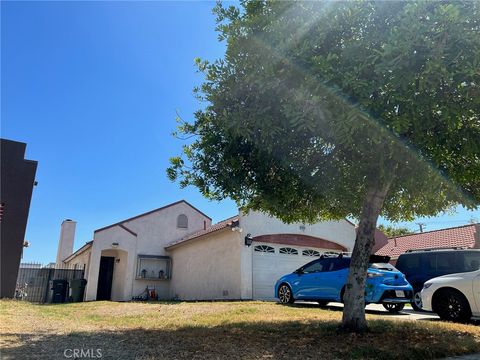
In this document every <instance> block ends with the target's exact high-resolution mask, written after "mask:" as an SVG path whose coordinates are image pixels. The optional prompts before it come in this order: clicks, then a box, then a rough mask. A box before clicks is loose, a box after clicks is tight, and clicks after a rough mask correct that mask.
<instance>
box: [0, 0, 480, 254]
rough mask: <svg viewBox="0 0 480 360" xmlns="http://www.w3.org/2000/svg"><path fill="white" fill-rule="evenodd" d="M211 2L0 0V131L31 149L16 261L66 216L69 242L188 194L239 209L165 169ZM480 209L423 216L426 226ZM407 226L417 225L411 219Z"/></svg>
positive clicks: (218, 46) (211, 55) (209, 54)
mask: <svg viewBox="0 0 480 360" xmlns="http://www.w3.org/2000/svg"><path fill="white" fill-rule="evenodd" d="M213 6H214V3H213V2H141V3H132V2H2V4H1V7H2V8H1V10H2V14H1V136H2V137H4V138H8V139H12V140H17V141H23V142H26V143H27V158H28V159H33V160H38V161H39V166H38V171H37V181H38V186H37V187H36V188H35V189H34V194H33V198H32V205H31V209H30V215H29V221H28V227H27V234H26V239H27V240H29V241H30V243H31V247H30V248H28V249H26V251H25V253H24V261H38V262H43V263H46V262H49V261H53V260H54V259H55V256H56V247H57V242H58V237H59V231H60V228H59V227H60V223H61V222H62V220H63V219H66V218H71V219H74V220H76V221H77V222H78V224H77V234H76V242H75V247H76V248H78V247H80V246H81V245H82V244H83V243H84V242H86V241H88V240H91V239H92V236H93V230H95V229H97V228H100V227H103V226H106V225H108V224H111V223H114V222H116V221H119V220H122V219H124V218H128V217H131V216H134V215H137V214H139V213H142V212H145V211H148V210H151V209H154V208H157V207H160V206H163V205H166V204H168V203H170V202H174V201H177V200H179V199H186V200H187V201H189V202H191V203H192V204H193V205H195V206H197V207H198V208H199V209H200V210H202V211H204V212H206V213H207V214H209V215H210V216H211V217H212V218H213V220H214V221H218V220H221V219H223V218H225V217H228V216H231V215H233V214H235V213H236V207H235V204H234V203H233V202H232V201H228V200H226V201H223V202H220V203H218V202H209V201H207V200H206V199H204V198H203V197H202V196H201V195H200V193H199V192H198V191H197V190H196V189H194V188H187V189H183V190H181V189H179V187H178V185H177V184H174V183H171V182H169V181H168V179H167V178H166V176H165V169H166V168H167V166H168V158H169V157H170V156H174V155H177V154H179V153H180V151H181V146H182V142H181V141H179V140H176V139H174V138H172V137H171V136H170V134H171V132H172V131H173V130H174V128H175V117H176V111H178V112H179V114H180V115H181V116H182V117H183V118H184V119H186V120H188V119H191V117H192V113H193V111H194V110H195V109H197V108H198V107H199V106H200V105H199V104H198V103H197V101H196V100H195V99H194V97H193V95H192V89H193V87H194V86H195V85H196V84H199V83H200V82H201V80H202V77H201V75H200V74H197V73H196V69H195V67H194V58H195V57H201V58H204V59H210V60H212V59H216V58H219V57H221V56H222V54H223V52H224V44H223V43H219V42H218V41H217V35H216V33H215V31H214V27H215V23H214V17H213V15H212V14H211V9H212V7H213ZM471 217H476V218H480V214H479V212H467V211H464V210H460V211H459V212H458V213H457V214H454V215H450V216H443V217H437V218H431V219H423V220H422V222H424V223H426V224H427V230H433V229H437V228H442V227H450V226H458V225H462V224H465V223H467V222H468V220H469V219H470V218H471ZM408 226H409V227H411V228H412V229H415V228H416V225H414V224H408Z"/></svg>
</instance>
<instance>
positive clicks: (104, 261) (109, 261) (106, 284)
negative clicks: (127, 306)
mask: <svg viewBox="0 0 480 360" xmlns="http://www.w3.org/2000/svg"><path fill="white" fill-rule="evenodd" d="M114 262H115V258H114V257H111V256H102V257H101V258H100V271H99V273H98V287H97V300H110V297H111V295H112V278H113V264H114Z"/></svg>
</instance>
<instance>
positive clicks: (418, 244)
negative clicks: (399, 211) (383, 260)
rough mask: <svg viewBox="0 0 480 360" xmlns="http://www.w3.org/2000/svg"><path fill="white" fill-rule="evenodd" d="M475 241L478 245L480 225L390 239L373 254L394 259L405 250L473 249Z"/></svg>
mask: <svg viewBox="0 0 480 360" xmlns="http://www.w3.org/2000/svg"><path fill="white" fill-rule="evenodd" d="M475 239H477V241H478V242H477V244H478V243H480V223H477V224H469V225H463V226H458V227H454V228H448V229H441V230H433V231H427V232H423V233H418V234H410V235H403V236H397V237H395V238H390V239H388V242H387V244H386V245H385V246H383V247H382V248H380V249H379V250H378V251H377V252H376V253H375V254H376V255H387V256H390V257H391V258H392V259H396V258H398V256H399V255H400V254H403V253H404V252H406V251H407V250H421V249H430V248H452V247H463V248H473V247H474V246H475Z"/></svg>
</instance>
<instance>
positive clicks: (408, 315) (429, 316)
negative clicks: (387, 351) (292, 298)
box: [295, 301, 440, 321]
mask: <svg viewBox="0 0 480 360" xmlns="http://www.w3.org/2000/svg"><path fill="white" fill-rule="evenodd" d="M295 305H297V306H315V307H318V304H317V303H313V302H301V301H298V302H296V303H295ZM325 308H326V309H330V310H338V311H342V310H343V304H341V303H334V302H331V303H329V304H328V306H326V307H325ZM365 312H366V313H367V314H376V315H384V316H388V318H389V319H393V320H432V321H439V320H440V318H439V317H438V316H437V315H436V314H433V313H427V312H417V311H414V310H413V309H412V308H410V307H405V308H404V309H403V310H402V311H400V312H399V313H397V314H392V313H389V312H388V311H387V310H385V308H384V307H383V306H382V305H380V304H370V305H367V307H366V308H365Z"/></svg>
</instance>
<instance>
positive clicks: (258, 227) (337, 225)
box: [240, 211, 356, 251]
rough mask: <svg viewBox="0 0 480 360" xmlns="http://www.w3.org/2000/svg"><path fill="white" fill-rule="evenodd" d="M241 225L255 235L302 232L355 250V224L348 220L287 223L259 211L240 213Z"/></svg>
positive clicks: (247, 231)
mask: <svg viewBox="0 0 480 360" xmlns="http://www.w3.org/2000/svg"><path fill="white" fill-rule="evenodd" d="M240 227H241V228H242V229H243V231H244V232H245V233H250V234H252V236H253V237H255V236H259V235H271V234H302V235H309V236H314V237H318V238H321V239H325V240H328V241H333V242H336V243H338V244H340V245H342V246H344V247H346V248H347V249H349V250H348V251H351V250H353V245H354V243H355V235H356V234H355V226H354V225H353V224H351V223H349V222H348V221H347V220H339V221H321V222H318V223H316V224H312V225H308V224H302V223H292V224H286V223H283V222H282V221H280V220H279V219H277V218H274V217H270V216H268V215H266V214H264V213H261V212H258V211H251V212H249V213H248V214H240Z"/></svg>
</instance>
